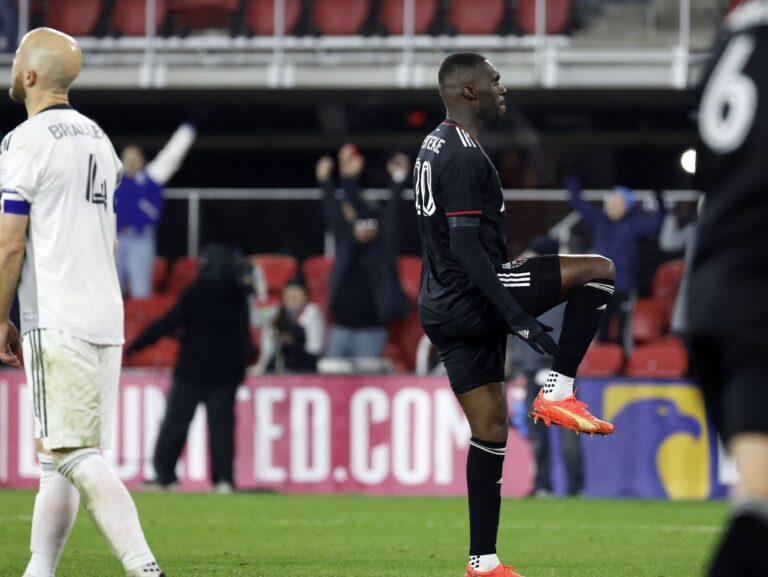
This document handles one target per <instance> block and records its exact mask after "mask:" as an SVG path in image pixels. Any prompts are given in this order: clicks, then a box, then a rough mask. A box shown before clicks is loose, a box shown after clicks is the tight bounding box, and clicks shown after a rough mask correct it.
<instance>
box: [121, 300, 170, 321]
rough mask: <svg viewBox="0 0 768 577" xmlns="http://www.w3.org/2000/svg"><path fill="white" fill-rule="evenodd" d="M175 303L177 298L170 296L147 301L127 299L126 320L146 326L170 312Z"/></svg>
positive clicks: (125, 307)
mask: <svg viewBox="0 0 768 577" xmlns="http://www.w3.org/2000/svg"><path fill="white" fill-rule="evenodd" d="M175 302H176V298H175V297H173V296H168V295H155V296H151V297H149V298H146V299H126V300H125V304H124V310H125V320H126V322H128V321H130V322H134V323H142V324H144V325H145V326H146V325H148V324H149V323H151V322H152V321H153V320H155V319H157V318H159V317H161V316H163V315H164V314H165V313H166V312H168V310H169V309H170V308H171V307H172V306H173V304H174V303H175Z"/></svg>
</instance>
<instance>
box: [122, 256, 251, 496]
mask: <svg viewBox="0 0 768 577" xmlns="http://www.w3.org/2000/svg"><path fill="white" fill-rule="evenodd" d="M247 275H248V268H247V264H246V261H245V259H244V258H243V257H242V256H240V255H239V253H238V252H237V251H235V250H232V249H230V248H228V247H225V246H223V245H210V246H208V247H206V248H205V249H204V250H203V254H202V257H201V259H200V277H199V278H198V280H197V281H195V282H194V283H193V284H192V285H191V286H190V287H189V288H187V290H185V291H184V292H183V293H182V294H181V296H179V300H178V301H177V302H176V304H175V305H174V307H173V308H172V309H171V310H170V311H168V313H167V314H166V315H165V316H163V317H162V318H160V319H158V320H156V321H155V322H154V323H152V324H151V325H149V326H148V327H147V328H146V329H145V330H144V331H143V332H142V333H141V334H140V335H139V336H138V337H137V338H136V340H135V341H133V343H131V345H130V346H129V347H128V351H127V352H128V354H131V353H134V352H136V351H139V350H141V349H143V348H145V347H147V346H149V345H151V344H152V343H154V342H155V341H157V340H158V339H160V338H161V337H163V336H165V335H172V334H175V333H176V332H177V331H181V335H180V337H179V338H180V341H181V347H180V351H179V358H178V361H177V362H176V367H175V368H174V372H173V383H172V385H171V390H170V393H169V395H168V404H167V407H166V411H165V417H164V419H163V423H162V425H161V426H160V433H159V435H158V438H157V445H156V446H155V456H154V466H155V471H156V473H157V483H158V484H159V485H160V486H161V487H169V486H171V485H173V484H174V483H175V482H176V473H175V468H176V462H177V461H178V459H179V455H180V454H181V450H182V448H183V447H184V443H185V442H186V438H187V430H188V429H189V424H190V422H191V421H192V418H193V417H194V415H195V410H196V409H197V405H198V404H199V403H201V402H202V403H205V405H206V410H207V414H208V429H209V434H210V448H211V478H212V480H213V483H214V486H215V488H216V490H217V491H219V492H230V491H231V490H232V488H233V487H234V479H233V474H232V463H233V460H234V446H235V445H234V441H235V440H234V437H235V412H234V406H235V393H236V391H237V387H238V385H239V384H240V383H241V382H242V380H243V378H244V376H245V370H246V367H247V366H248V362H249V359H250V356H251V353H252V344H251V337H250V331H249V310H248V292H249V284H250V283H249V279H248V277H247Z"/></svg>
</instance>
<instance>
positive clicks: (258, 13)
mask: <svg viewBox="0 0 768 577" xmlns="http://www.w3.org/2000/svg"><path fill="white" fill-rule="evenodd" d="M300 17H301V0H285V28H284V33H285V34H290V33H291V32H292V31H293V29H294V28H295V27H296V24H298V23H299V19H300ZM245 23H246V24H247V25H248V26H249V27H250V29H251V30H253V31H254V32H255V33H256V34H258V35H259V36H272V35H273V34H274V33H275V0H248V5H247V6H246V8H245Z"/></svg>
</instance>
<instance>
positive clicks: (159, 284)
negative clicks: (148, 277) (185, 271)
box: [152, 256, 168, 294]
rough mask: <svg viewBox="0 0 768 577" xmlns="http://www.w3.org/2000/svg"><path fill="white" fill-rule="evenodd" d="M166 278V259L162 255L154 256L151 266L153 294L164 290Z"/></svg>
mask: <svg viewBox="0 0 768 577" xmlns="http://www.w3.org/2000/svg"><path fill="white" fill-rule="evenodd" d="M167 280H168V259H167V258H165V257H162V256H156V257H155V263H154V265H153V266H152V292H154V293H155V294H158V293H161V292H163V291H164V290H165V282H166V281H167Z"/></svg>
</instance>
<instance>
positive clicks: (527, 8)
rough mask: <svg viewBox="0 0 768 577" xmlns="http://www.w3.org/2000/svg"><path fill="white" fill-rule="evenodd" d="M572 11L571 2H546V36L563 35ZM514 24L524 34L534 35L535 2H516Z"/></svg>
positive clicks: (527, 0)
mask: <svg viewBox="0 0 768 577" xmlns="http://www.w3.org/2000/svg"><path fill="white" fill-rule="evenodd" d="M572 10H573V0H547V15H546V19H547V27H546V31H547V34H563V33H564V32H565V30H566V28H567V27H568V24H569V22H570V20H571V11H572ZM515 24H516V25H517V26H518V27H519V28H520V29H521V30H522V31H523V32H524V33H525V34H535V33H536V0H518V2H517V11H516V12H515Z"/></svg>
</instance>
